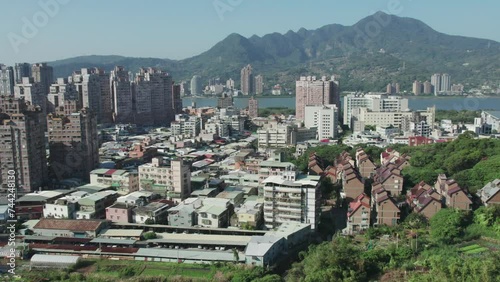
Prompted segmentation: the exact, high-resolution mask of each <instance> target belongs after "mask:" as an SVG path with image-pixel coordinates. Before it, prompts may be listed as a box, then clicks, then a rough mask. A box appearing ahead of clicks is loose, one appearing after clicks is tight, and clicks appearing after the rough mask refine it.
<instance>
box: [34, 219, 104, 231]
mask: <svg viewBox="0 0 500 282" xmlns="http://www.w3.org/2000/svg"><path fill="white" fill-rule="evenodd" d="M105 222H106V221H104V220H93V219H79V220H76V219H49V218H42V219H40V221H39V222H38V223H37V224H36V225H35V226H34V227H33V228H35V229H60V230H71V231H96V230H97V229H99V227H100V226H101V225H102V224H104V223H105Z"/></svg>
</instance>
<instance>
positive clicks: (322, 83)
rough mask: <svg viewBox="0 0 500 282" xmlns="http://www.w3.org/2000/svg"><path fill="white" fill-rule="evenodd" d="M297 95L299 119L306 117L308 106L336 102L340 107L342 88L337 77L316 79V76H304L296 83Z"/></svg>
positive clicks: (297, 115)
mask: <svg viewBox="0 0 500 282" xmlns="http://www.w3.org/2000/svg"><path fill="white" fill-rule="evenodd" d="M295 85H296V88H295V91H296V96H295V106H296V110H297V113H296V117H297V119H298V120H304V119H305V117H306V113H305V107H306V106H322V105H328V104H334V105H336V106H337V108H340V90H339V82H338V81H335V78H334V77H333V76H332V77H331V78H327V77H326V76H323V77H322V78H321V79H316V77H315V76H307V77H305V76H303V77H301V78H300V79H299V80H297V81H296V83H295Z"/></svg>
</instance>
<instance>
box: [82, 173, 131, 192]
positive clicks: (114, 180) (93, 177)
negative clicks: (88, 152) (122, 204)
mask: <svg viewBox="0 0 500 282" xmlns="http://www.w3.org/2000/svg"><path fill="white" fill-rule="evenodd" d="M90 184H92V185H100V186H111V187H112V188H114V189H116V191H117V192H118V194H120V195H126V194H129V193H132V192H135V191H138V190H139V175H138V173H137V172H135V171H126V170H123V169H105V168H100V169H95V170H93V171H91V172H90Z"/></svg>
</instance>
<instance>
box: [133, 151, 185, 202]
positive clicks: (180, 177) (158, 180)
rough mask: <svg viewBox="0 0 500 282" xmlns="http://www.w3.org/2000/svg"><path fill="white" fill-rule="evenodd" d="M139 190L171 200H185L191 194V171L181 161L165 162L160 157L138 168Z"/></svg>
mask: <svg viewBox="0 0 500 282" xmlns="http://www.w3.org/2000/svg"><path fill="white" fill-rule="evenodd" d="M139 183H140V184H139V186H140V189H141V190H147V191H153V192H157V193H160V194H163V195H166V196H167V197H169V198H173V199H181V200H182V199H185V198H187V197H188V196H189V195H190V194H191V170H190V168H189V165H187V164H184V161H183V160H182V159H177V160H171V161H170V162H169V163H167V162H165V160H163V159H162V158H160V157H157V158H153V160H152V162H151V163H148V164H143V165H141V166H139Z"/></svg>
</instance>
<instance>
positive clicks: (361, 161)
mask: <svg viewBox="0 0 500 282" xmlns="http://www.w3.org/2000/svg"><path fill="white" fill-rule="evenodd" d="M356 167H357V169H358V172H359V174H360V175H361V176H362V177H364V178H371V177H373V175H374V174H375V169H376V166H375V164H374V163H373V161H372V160H370V157H369V156H368V155H367V154H366V153H365V151H364V150H363V149H362V148H358V149H357V150H356Z"/></svg>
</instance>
